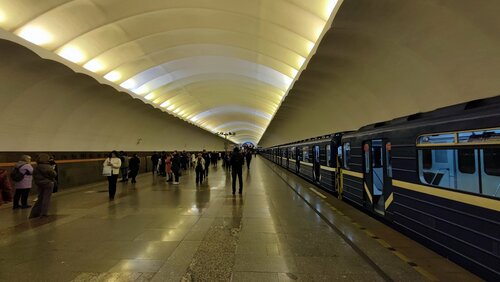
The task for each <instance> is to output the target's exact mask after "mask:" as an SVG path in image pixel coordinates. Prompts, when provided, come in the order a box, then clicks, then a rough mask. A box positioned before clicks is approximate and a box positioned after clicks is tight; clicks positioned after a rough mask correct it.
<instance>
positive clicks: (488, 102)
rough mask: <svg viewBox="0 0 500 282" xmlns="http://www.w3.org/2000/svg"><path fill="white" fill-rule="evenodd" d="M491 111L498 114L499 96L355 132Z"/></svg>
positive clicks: (415, 115)
mask: <svg viewBox="0 0 500 282" xmlns="http://www.w3.org/2000/svg"><path fill="white" fill-rule="evenodd" d="M489 109H493V110H494V111H495V110H496V111H497V112H500V96H495V97H492V98H485V99H478V100H473V101H470V102H466V103H461V104H458V105H453V106H448V107H444V108H440V109H437V110H433V111H429V112H423V113H415V114H412V115H408V116H404V117H399V118H395V119H392V120H389V121H383V122H377V123H373V124H369V125H366V126H363V127H360V128H359V129H358V130H357V131H355V132H364V131H371V130H374V129H383V128H387V127H392V126H396V125H401V124H408V123H411V124H413V123H419V122H421V121H426V120H433V119H439V118H444V117H452V116H457V115H460V114H464V112H470V111H477V110H489Z"/></svg>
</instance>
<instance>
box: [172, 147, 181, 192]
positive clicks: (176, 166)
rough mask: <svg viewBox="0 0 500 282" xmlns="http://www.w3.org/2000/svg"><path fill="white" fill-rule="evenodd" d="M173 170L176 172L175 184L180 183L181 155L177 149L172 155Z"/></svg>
mask: <svg viewBox="0 0 500 282" xmlns="http://www.w3.org/2000/svg"><path fill="white" fill-rule="evenodd" d="M172 172H173V173H174V182H173V184H175V185H177V184H179V176H180V172H181V156H180V155H179V153H177V151H175V152H174V155H173V156H172Z"/></svg>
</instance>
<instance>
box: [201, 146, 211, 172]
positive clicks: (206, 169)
mask: <svg viewBox="0 0 500 282" xmlns="http://www.w3.org/2000/svg"><path fill="white" fill-rule="evenodd" d="M202 156H203V159H205V170H204V172H205V178H207V177H208V168H209V167H210V154H209V153H207V151H206V150H203V154H202Z"/></svg>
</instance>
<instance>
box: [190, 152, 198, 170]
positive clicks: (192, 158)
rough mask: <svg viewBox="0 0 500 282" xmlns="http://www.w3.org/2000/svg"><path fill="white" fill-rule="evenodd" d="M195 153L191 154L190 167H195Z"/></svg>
mask: <svg viewBox="0 0 500 282" xmlns="http://www.w3.org/2000/svg"><path fill="white" fill-rule="evenodd" d="M196 159H197V157H196V155H195V154H194V153H192V154H191V168H196Z"/></svg>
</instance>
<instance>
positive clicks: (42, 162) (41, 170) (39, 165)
mask: <svg viewBox="0 0 500 282" xmlns="http://www.w3.org/2000/svg"><path fill="white" fill-rule="evenodd" d="M56 176H57V173H56V171H55V170H54V168H53V167H52V165H51V164H50V156H49V155H48V154H40V155H39V156H38V159H37V161H36V168H35V169H34V171H33V179H34V180H35V184H36V186H37V187H38V199H37V200H36V202H35V205H34V206H33V208H32V209H31V212H30V216H29V218H36V217H44V216H47V213H48V212H49V206H50V199H51V198H52V193H53V191H54V183H55V181H56Z"/></svg>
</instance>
